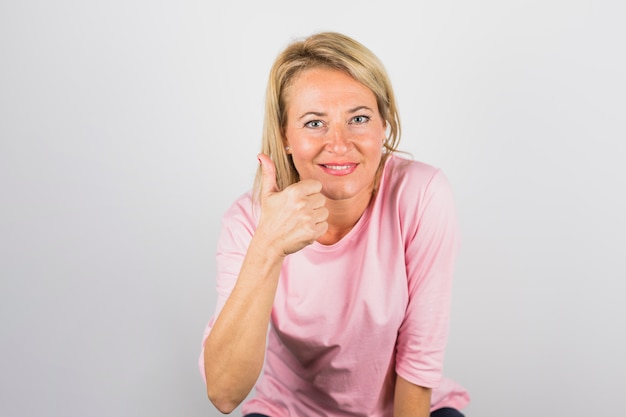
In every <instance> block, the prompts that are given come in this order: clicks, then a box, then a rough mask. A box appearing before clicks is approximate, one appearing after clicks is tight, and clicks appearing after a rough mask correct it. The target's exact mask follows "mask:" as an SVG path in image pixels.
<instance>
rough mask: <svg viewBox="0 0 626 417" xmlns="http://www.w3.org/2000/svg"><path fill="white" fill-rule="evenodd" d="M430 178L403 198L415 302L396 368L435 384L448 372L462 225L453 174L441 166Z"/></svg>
mask: <svg viewBox="0 0 626 417" xmlns="http://www.w3.org/2000/svg"><path fill="white" fill-rule="evenodd" d="M427 178H429V180H427V181H426V182H425V183H421V184H416V186H415V187H414V190H411V189H410V188H412V187H410V186H409V187H407V189H405V190H404V191H405V192H404V193H403V197H402V201H401V210H400V213H401V216H402V217H403V219H402V224H403V239H404V248H405V263H406V272H407V280H408V282H407V285H408V292H409V302H408V307H407V310H406V313H405V317H404V321H403V322H402V325H401V326H400V329H399V331H398V341H397V355H396V372H397V373H398V375H400V376H402V377H403V378H404V379H406V380H408V381H409V382H412V383H414V384H416V385H420V386H424V387H430V388H434V387H436V386H437V385H438V384H439V382H440V380H441V378H442V367H443V359H444V351H445V347H446V343H447V337H448V328H449V320H450V298H451V290H452V276H453V270H454V262H455V258H456V254H457V250H458V245H459V231H458V227H457V221H456V213H455V207H454V201H453V197H452V192H451V187H450V184H449V182H448V180H447V178H446V177H445V175H444V174H443V173H442V172H441V171H440V170H434V171H433V172H431V173H430V174H429V177H427ZM422 184H423V185H422Z"/></svg>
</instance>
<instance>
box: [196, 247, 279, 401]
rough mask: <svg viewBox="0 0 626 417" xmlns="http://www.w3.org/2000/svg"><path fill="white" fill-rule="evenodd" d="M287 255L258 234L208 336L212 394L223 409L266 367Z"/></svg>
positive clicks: (209, 390) (206, 357) (239, 397)
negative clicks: (269, 246) (261, 241)
mask: <svg viewBox="0 0 626 417" xmlns="http://www.w3.org/2000/svg"><path fill="white" fill-rule="evenodd" d="M283 259H284V258H283V257H281V256H278V255H271V251H268V250H267V248H264V247H263V245H262V244H259V243H258V242H255V240H254V239H253V241H252V242H251V244H250V247H249V248H248V252H247V253H246V257H245V259H244V262H243V264H242V267H241V271H240V274H239V277H238V279H237V284H236V285H235V288H234V289H233V291H232V293H231V295H230V297H229V298H228V301H227V302H226V304H225V305H224V308H223V309H222V311H221V313H220V315H219V316H218V318H217V320H216V322H215V324H214V326H213V328H212V329H211V333H210V334H209V336H208V338H207V340H206V342H205V345H204V367H205V372H206V381H207V394H208V396H209V398H210V399H211V402H213V404H214V405H215V406H216V407H217V408H218V409H219V410H220V411H222V412H230V411H231V410H232V409H233V408H235V407H236V406H237V405H239V403H240V402H241V401H243V400H244V399H245V397H246V396H247V395H248V393H249V392H250V391H251V390H252V388H253V386H254V384H255V382H256V380H257V378H258V376H259V374H260V372H261V370H262V367H263V361H264V357H265V348H266V338H267V329H268V324H269V320H270V314H271V310H272V304H273V301H274V296H275V293H276V286H277V283H278V277H279V274H280V268H281V266H282V261H283Z"/></svg>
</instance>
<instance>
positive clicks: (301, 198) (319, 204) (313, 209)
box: [255, 154, 328, 256]
mask: <svg viewBox="0 0 626 417" xmlns="http://www.w3.org/2000/svg"><path fill="white" fill-rule="evenodd" d="M258 158H259V162H260V163H261V170H262V182H261V193H260V200H261V201H260V202H261V219H260V221H259V226H258V228H257V231H256V234H255V237H256V238H257V239H261V242H262V244H263V245H265V247H266V248H267V249H268V250H272V249H273V250H276V251H277V252H278V254H279V255H281V256H285V255H288V254H290V253H294V252H297V251H299V250H300V249H302V248H304V247H305V246H308V245H310V244H311V243H313V242H314V241H315V240H316V239H318V238H320V237H321V236H322V235H323V234H324V233H326V231H327V230H328V223H327V222H326V220H327V218H328V210H327V209H326V207H325V206H324V204H325V203H326V197H324V196H323V195H322V193H321V191H322V184H321V183H320V182H319V181H317V180H313V179H307V180H302V181H300V182H298V183H295V184H292V185H290V186H289V187H287V188H285V189H284V190H282V191H279V190H278V187H277V186H276V167H275V166H274V162H273V161H272V160H271V159H270V158H269V157H268V156H267V155H265V154H259V156H258Z"/></svg>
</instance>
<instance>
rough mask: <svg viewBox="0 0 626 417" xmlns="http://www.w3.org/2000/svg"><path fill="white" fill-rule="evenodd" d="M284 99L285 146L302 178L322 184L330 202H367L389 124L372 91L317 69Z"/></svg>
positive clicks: (301, 78) (343, 76)
mask: <svg viewBox="0 0 626 417" xmlns="http://www.w3.org/2000/svg"><path fill="white" fill-rule="evenodd" d="M286 98H287V100H286V103H287V121H286V126H285V145H286V146H288V147H289V150H288V153H289V154H291V156H292V158H293V162H294V165H295V167H296V169H297V171H298V174H300V178H301V179H308V178H313V179H316V180H318V181H320V182H321V183H322V193H323V194H324V195H325V196H326V198H328V199H331V200H351V199H359V198H364V199H365V198H366V199H367V200H368V201H369V198H370V197H371V193H372V190H373V187H374V179H375V176H376V172H377V170H378V166H379V164H380V160H381V157H382V145H383V141H384V139H385V126H386V125H385V120H384V119H383V118H382V117H381V115H380V114H379V112H378V105H377V102H376V96H375V95H374V93H373V92H372V91H371V90H370V89H369V88H367V87H366V86H365V85H363V84H361V83H359V82H358V81H356V80H355V79H353V78H352V77H350V76H349V75H347V74H345V73H343V72H341V71H338V70H333V69H327V68H313V69H309V70H306V71H304V72H302V73H301V74H299V75H298V76H297V77H296V78H295V79H294V81H293V83H292V85H291V86H290V87H289V90H288V92H287V96H286Z"/></svg>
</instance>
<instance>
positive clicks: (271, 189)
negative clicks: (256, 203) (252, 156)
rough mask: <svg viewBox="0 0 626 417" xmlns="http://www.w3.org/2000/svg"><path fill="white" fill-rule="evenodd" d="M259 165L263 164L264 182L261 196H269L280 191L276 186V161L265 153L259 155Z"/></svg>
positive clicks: (262, 182)
mask: <svg viewBox="0 0 626 417" xmlns="http://www.w3.org/2000/svg"><path fill="white" fill-rule="evenodd" d="M257 158H258V159H259V163H260V164H261V172H262V181H261V195H268V194H270V193H275V192H277V191H278V187H277V186H276V166H275V165H274V161H272V160H271V159H270V157H269V156H267V155H265V154H264V153H260V154H259V155H257Z"/></svg>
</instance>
